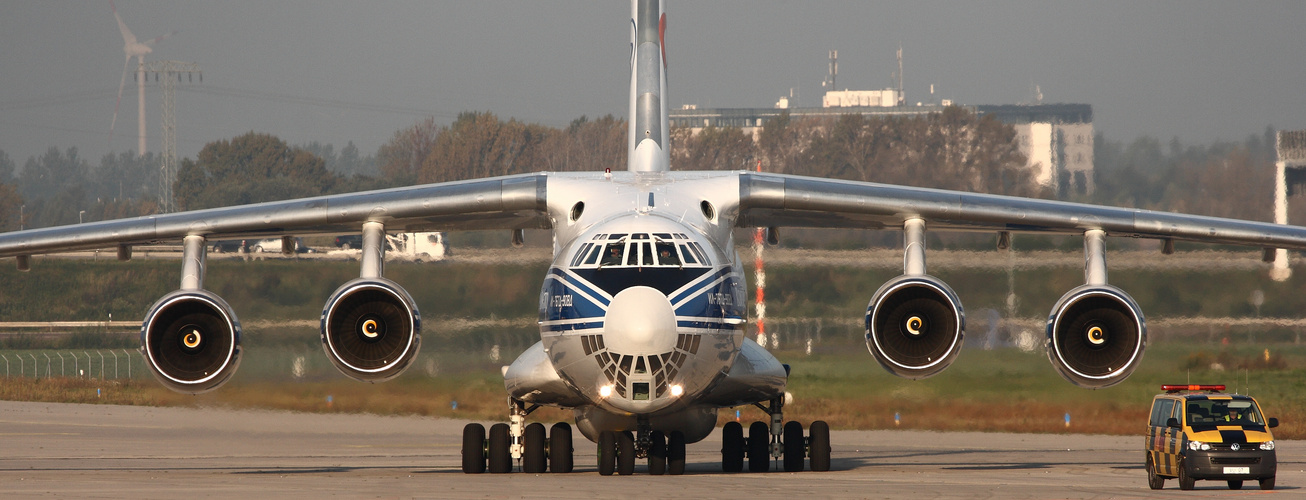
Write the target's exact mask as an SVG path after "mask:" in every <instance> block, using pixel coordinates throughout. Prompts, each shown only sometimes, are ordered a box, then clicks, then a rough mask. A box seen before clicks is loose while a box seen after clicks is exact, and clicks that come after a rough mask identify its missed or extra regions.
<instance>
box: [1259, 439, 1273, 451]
mask: <svg viewBox="0 0 1306 500" xmlns="http://www.w3.org/2000/svg"><path fill="white" fill-rule="evenodd" d="M1261 449H1262V450H1265V451H1273V450H1274V441H1266V442H1264V443H1261Z"/></svg>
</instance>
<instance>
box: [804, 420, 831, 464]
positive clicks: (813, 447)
mask: <svg viewBox="0 0 1306 500" xmlns="http://www.w3.org/2000/svg"><path fill="white" fill-rule="evenodd" d="M807 434H808V436H807V455H808V459H809V464H808V465H809V467H810V468H811V469H812V471H813V472H826V471H829V470H830V424H827V423H825V421H823V420H817V421H815V422H812V425H811V427H808V430H807Z"/></svg>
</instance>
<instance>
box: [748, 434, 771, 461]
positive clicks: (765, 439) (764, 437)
mask: <svg viewBox="0 0 1306 500" xmlns="http://www.w3.org/2000/svg"><path fill="white" fill-rule="evenodd" d="M768 470H771V429H770V427H768V426H767V425H766V422H753V425H750V426H748V472H766V471H768Z"/></svg>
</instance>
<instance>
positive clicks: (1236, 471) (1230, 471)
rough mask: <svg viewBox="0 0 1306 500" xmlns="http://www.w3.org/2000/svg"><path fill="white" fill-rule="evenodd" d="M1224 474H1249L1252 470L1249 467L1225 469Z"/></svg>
mask: <svg viewBox="0 0 1306 500" xmlns="http://www.w3.org/2000/svg"><path fill="white" fill-rule="evenodd" d="M1224 473H1225V474H1251V473H1252V468H1251V467H1225V468H1224Z"/></svg>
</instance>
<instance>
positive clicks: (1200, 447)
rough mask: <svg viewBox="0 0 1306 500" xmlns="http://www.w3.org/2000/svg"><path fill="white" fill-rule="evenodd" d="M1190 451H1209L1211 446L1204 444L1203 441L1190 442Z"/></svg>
mask: <svg viewBox="0 0 1306 500" xmlns="http://www.w3.org/2000/svg"><path fill="white" fill-rule="evenodd" d="M1188 449H1190V450H1193V451H1197V450H1202V451H1209V450H1210V449H1211V445H1210V444H1208V443H1203V442H1201V441H1189V442H1188Z"/></svg>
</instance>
